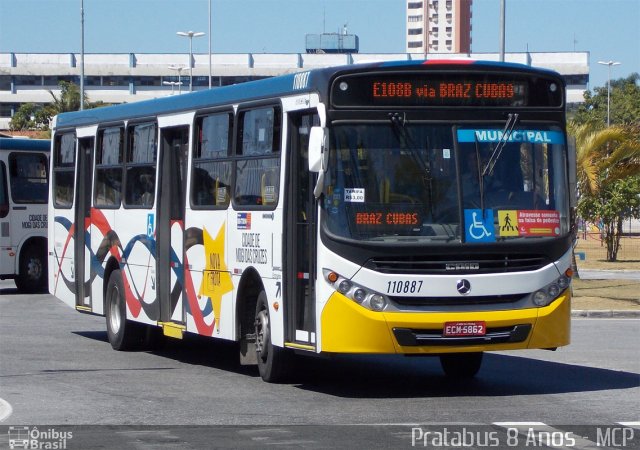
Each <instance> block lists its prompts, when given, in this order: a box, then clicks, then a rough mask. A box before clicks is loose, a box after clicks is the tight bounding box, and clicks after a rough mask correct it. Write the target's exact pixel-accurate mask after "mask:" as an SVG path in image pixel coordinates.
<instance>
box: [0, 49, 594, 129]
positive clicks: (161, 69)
mask: <svg viewBox="0 0 640 450" xmlns="http://www.w3.org/2000/svg"><path fill="white" fill-rule="evenodd" d="M429 57H430V58H435V59H443V58H452V59H461V58H471V59H476V60H488V61H498V60H499V54H498V53H482V54H473V53H471V54H440V55H438V54H430V55H429ZM188 58H189V57H188V55H184V54H141V53H117V54H85V58H84V69H85V70H84V72H85V92H86V94H87V96H88V98H89V101H91V102H97V101H103V102H105V103H109V104H115V103H124V102H135V101H140V100H148V99H152V98H157V97H163V96H167V95H178V94H179V93H185V92H186V91H188V90H189V76H188V74H189V70H188ZM423 58H424V55H422V54H416V53H394V54H389V53H385V54H371V53H347V54H314V53H286V54H269V53H242V54H215V55H212V73H213V79H212V83H211V84H212V86H213V88H214V89H215V88H216V87H217V86H224V85H229V84H236V83H241V82H244V81H250V80H255V79H260V78H267V77H272V76H276V75H282V74H287V73H295V72H301V71H304V70H310V69H315V68H321V67H329V66H340V65H347V64H358V63H365V62H376V61H399V60H406V61H408V60H418V59H423ZM505 60H506V61H507V62H514V63H520V64H526V65H530V66H537V67H543V68H547V69H552V70H555V71H556V72H559V73H560V74H561V75H563V76H564V78H565V80H566V81H567V85H568V92H567V96H568V98H567V101H568V102H569V103H576V102H581V101H582V99H583V93H584V91H585V90H586V89H587V83H588V81H589V53H588V52H575V53H507V54H506V55H505ZM79 61H80V55H79V54H73V53H71V54H70V53H46V54H43V53H38V54H33V53H0V130H6V129H9V122H10V120H11V117H12V116H13V114H15V112H16V111H17V110H18V109H19V108H20V106H21V105H23V104H25V103H36V104H45V103H50V102H51V101H52V96H51V93H50V91H51V92H53V93H54V94H55V95H59V94H60V88H59V86H58V83H59V82H60V81H72V82H75V83H77V84H79V80H80V64H79ZM193 61H194V67H193V75H194V77H193V88H194V90H201V89H208V88H209V77H208V74H209V55H208V54H206V53H203V54H194V55H193ZM181 63H182V66H181V67H183V68H184V70H175V68H176V66H180V64H181Z"/></svg>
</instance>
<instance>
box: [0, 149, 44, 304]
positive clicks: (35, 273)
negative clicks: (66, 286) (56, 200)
mask: <svg viewBox="0 0 640 450" xmlns="http://www.w3.org/2000/svg"><path fill="white" fill-rule="evenodd" d="M50 147H51V141H49V140H46V139H21V138H8V137H0V227H1V228H0V279H2V280H4V279H11V278H12V279H14V281H15V284H16V286H17V287H18V290H20V291H21V292H45V291H46V289H47V273H48V270H47V260H48V258H47V211H48V205H47V203H48V202H47V195H48V192H49V184H48V183H49V177H48V171H49V151H50Z"/></svg>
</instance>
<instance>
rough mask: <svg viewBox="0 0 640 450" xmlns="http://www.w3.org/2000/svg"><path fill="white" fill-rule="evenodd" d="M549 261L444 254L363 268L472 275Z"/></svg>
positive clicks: (374, 261) (385, 260) (373, 262)
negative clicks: (454, 256) (454, 257)
mask: <svg viewBox="0 0 640 450" xmlns="http://www.w3.org/2000/svg"><path fill="white" fill-rule="evenodd" d="M549 263H550V261H549V260H548V259H547V258H545V257H544V256H542V255H504V254H501V255H493V254H472V255H465V256H461V257H459V258H456V259H449V258H448V257H447V256H444V255H430V256H407V257H404V256H402V257H384V256H378V257H375V258H371V259H369V260H368V261H367V262H366V263H365V264H364V267H366V268H367V269H371V270H374V271H376V272H380V273H388V274H404V275H473V274H482V273H507V272H529V271H533V270H538V269H540V268H542V267H544V266H545V265H547V264H549Z"/></svg>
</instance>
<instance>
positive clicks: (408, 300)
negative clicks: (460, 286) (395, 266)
mask: <svg viewBox="0 0 640 450" xmlns="http://www.w3.org/2000/svg"><path fill="white" fill-rule="evenodd" d="M526 295H527V294H512V295H486V296H477V297H473V296H462V295H458V296H456V297H399V296H391V297H389V299H390V300H391V301H392V302H394V303H396V304H398V305H402V306H461V305H486V304H496V303H515V302H517V301H519V300H522V298H523V297H524V296H526Z"/></svg>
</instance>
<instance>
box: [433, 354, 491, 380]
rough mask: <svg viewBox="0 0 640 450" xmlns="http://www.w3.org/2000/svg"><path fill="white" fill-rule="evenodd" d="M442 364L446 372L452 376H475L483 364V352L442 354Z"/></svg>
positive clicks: (464, 377) (463, 377)
mask: <svg viewBox="0 0 640 450" xmlns="http://www.w3.org/2000/svg"><path fill="white" fill-rule="evenodd" d="M440 365H442V370H444V373H445V374H446V375H447V376H448V377H450V378H455V379H467V378H473V377H474V376H475V375H476V374H477V373H478V371H479V370H480V366H481V365H482V352H477V353H447V354H445V355H440Z"/></svg>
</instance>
